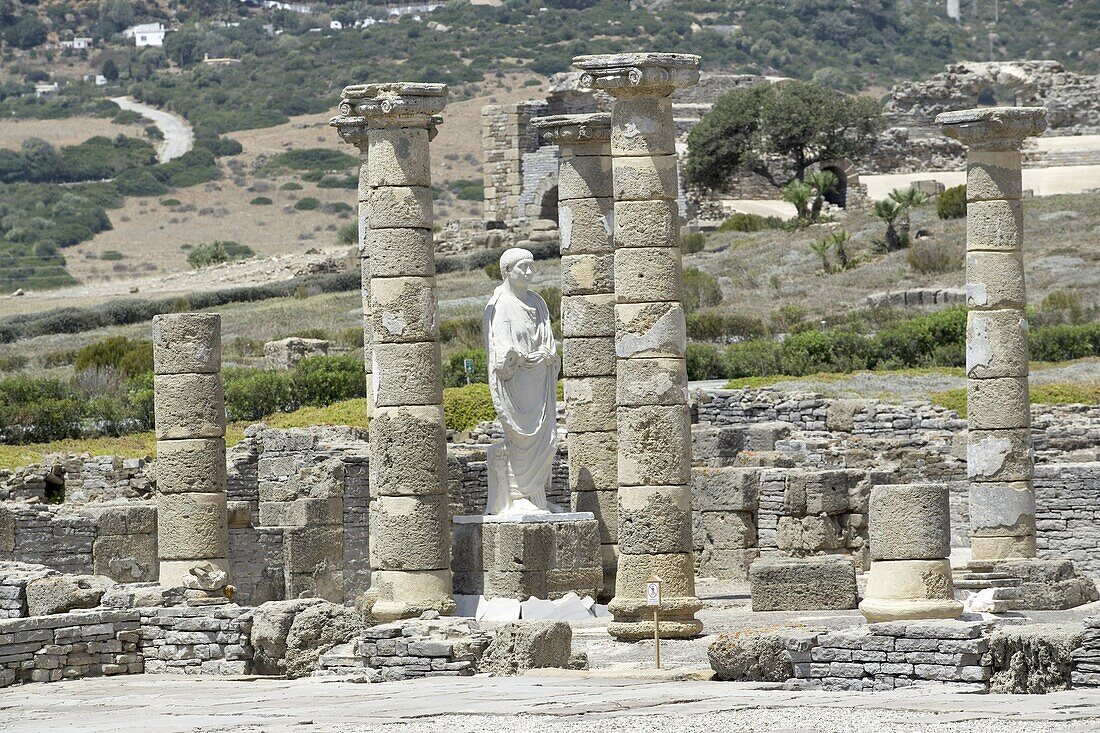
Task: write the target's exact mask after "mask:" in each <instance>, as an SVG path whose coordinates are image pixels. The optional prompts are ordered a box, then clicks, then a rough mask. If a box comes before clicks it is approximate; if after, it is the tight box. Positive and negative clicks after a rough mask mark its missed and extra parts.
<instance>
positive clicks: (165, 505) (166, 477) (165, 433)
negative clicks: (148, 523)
mask: <svg viewBox="0 0 1100 733" xmlns="http://www.w3.org/2000/svg"><path fill="white" fill-rule="evenodd" d="M153 374H154V377H153V390H154V413H155V415H154V417H155V421H156V434H157V554H158V556H159V558H160V576H159V577H160V582H161V584H162V585H179V584H180V583H181V582H182V581H183V578H184V576H185V575H187V572H188V570H189V569H190V568H191V567H192V566H193V565H194V564H196V563H197V562H201V561H208V562H210V563H211V564H213V565H215V566H216V567H218V568H220V569H222V570H224V571H226V572H227V573H228V572H229V560H228V556H229V521H228V516H227V511H226V496H225V484H226V475H225V397H224V395H223V392H222V378H221V316H219V315H218V314H217V313H175V314H162V315H158V316H154V317H153Z"/></svg>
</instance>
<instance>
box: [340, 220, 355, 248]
mask: <svg viewBox="0 0 1100 733" xmlns="http://www.w3.org/2000/svg"><path fill="white" fill-rule="evenodd" d="M336 241H337V243H339V244H344V245H348V246H350V245H353V244H354V245H356V246H358V244H359V222H357V221H349V222H347V223H345V224H341V225H340V228H339V229H337V230H336Z"/></svg>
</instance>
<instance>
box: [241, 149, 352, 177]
mask: <svg viewBox="0 0 1100 733" xmlns="http://www.w3.org/2000/svg"><path fill="white" fill-rule="evenodd" d="M357 164H358V160H356V158H355V157H354V156H351V155H348V154H347V153H343V152H340V151H339V150H332V149H330V148H303V149H300V150H288V151H287V152H285V153H279V154H278V155H276V156H275V157H274V158H272V159H271V160H269V161H268V162H267V163H266V164H264V167H263V169H262V170H263V171H264V172H265V173H282V172H285V171H288V170H294V171H322V172H324V171H338V170H343V169H345V168H351V167H352V166H355V165H357Z"/></svg>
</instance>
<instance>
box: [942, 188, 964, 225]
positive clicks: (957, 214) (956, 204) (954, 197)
mask: <svg viewBox="0 0 1100 733" xmlns="http://www.w3.org/2000/svg"><path fill="white" fill-rule="evenodd" d="M936 216H938V217H939V218H941V219H961V218H963V217H964V216H966V184H963V185H962V186H952V187H951V188H948V189H946V190H945V191H944V192H943V193H941V194H940V195H939V197H938V198H937V199H936Z"/></svg>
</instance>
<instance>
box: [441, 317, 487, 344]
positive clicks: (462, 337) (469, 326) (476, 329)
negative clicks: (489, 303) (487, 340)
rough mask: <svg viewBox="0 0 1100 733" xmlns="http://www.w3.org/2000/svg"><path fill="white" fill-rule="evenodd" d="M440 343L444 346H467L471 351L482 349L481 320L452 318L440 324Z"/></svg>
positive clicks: (475, 318)
mask: <svg viewBox="0 0 1100 733" xmlns="http://www.w3.org/2000/svg"><path fill="white" fill-rule="evenodd" d="M439 341H440V342H441V343H444V344H455V343H458V344H460V345H463V346H465V347H466V348H469V349H477V348H480V346H481V343H482V333H481V319H480V318H477V317H474V316H471V317H469V318H451V319H448V320H446V321H442V322H441V323H440V324H439Z"/></svg>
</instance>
